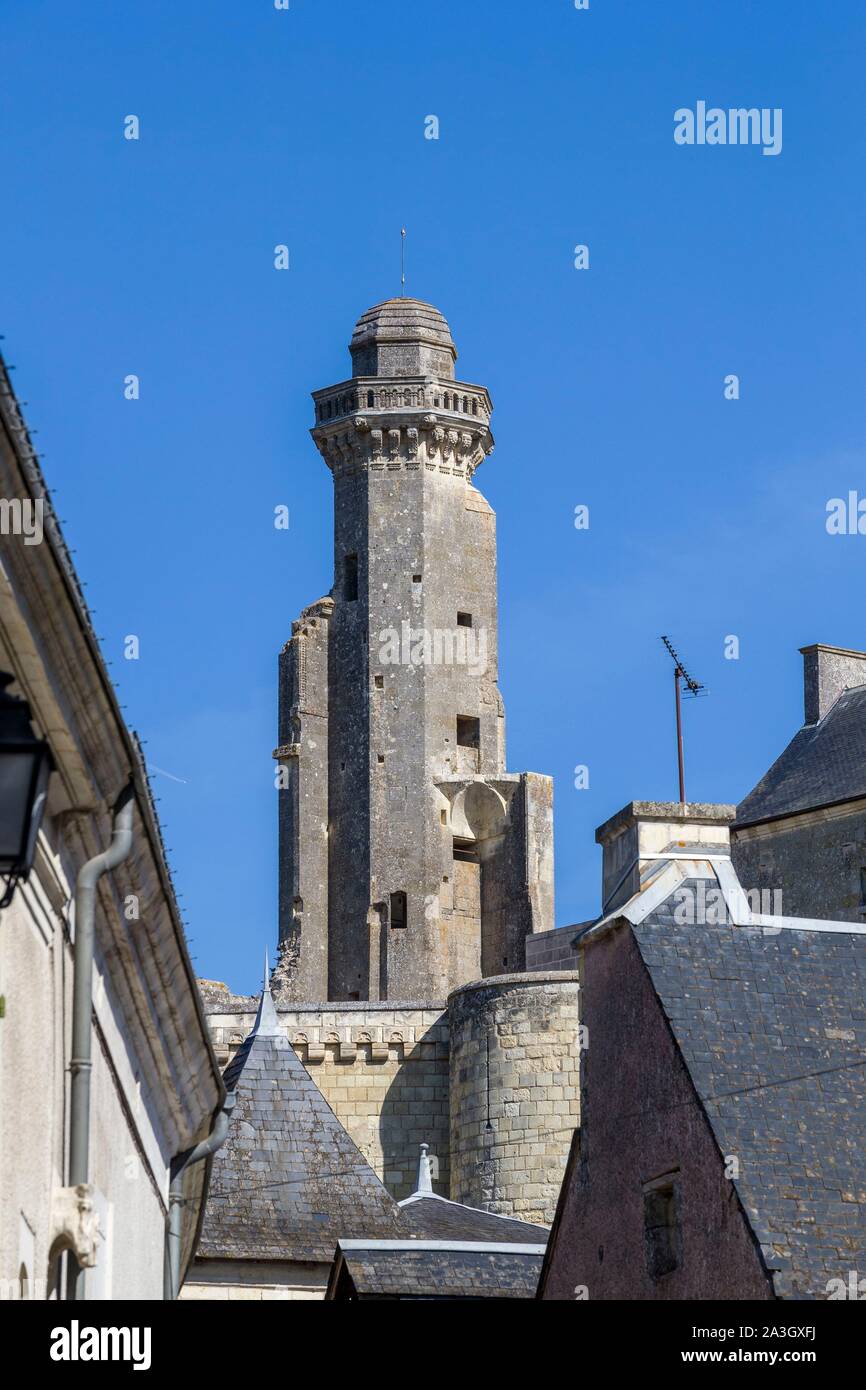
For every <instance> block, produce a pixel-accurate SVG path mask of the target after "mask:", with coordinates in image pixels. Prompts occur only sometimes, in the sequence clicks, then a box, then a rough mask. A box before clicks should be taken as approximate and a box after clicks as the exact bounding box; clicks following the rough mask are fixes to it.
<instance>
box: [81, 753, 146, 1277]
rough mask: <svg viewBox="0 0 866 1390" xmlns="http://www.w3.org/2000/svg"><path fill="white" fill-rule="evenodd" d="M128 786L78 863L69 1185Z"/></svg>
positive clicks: (127, 834)
mask: <svg viewBox="0 0 866 1390" xmlns="http://www.w3.org/2000/svg"><path fill="white" fill-rule="evenodd" d="M133 794H134V793H133V786H132V782H131V781H130V782H128V783H127V784H126V786H125V787H124V789H123V791H122V792H121V793H120V795H119V796H118V798H117V801H116V802H115V804H114V821H113V826H112V837H111V844H110V845H109V847H108V849H106V850H103V851H102V853H101V854H97V855H94V857H93V859H88V860H87V862H86V864H82V866H81V868H80V869H79V871H78V877H77V879H76V881H75V957H74V970H73V985H72V1059H71V1061H70V1063H69V1071H70V1092H69V1186H70V1187H77V1186H78V1185H79V1183H86V1182H88V1181H89V1177H90V1171H89V1170H90V1075H91V1070H92V1067H93V1061H92V1056H91V1052H92V1013H93V950H94V942H95V938H96V888H97V884H98V882H99V880H100V879H101V878H102V876H103V874H106V873H108V871H109V870H110V869H115V868H117V866H118V864H122V863H123V861H124V859H126V857H127V855H128V854H129V851H130V849H131V848H132V813H133ZM83 1294H84V1271H83V1269H81V1268H80V1267H79V1265H78V1262H77V1260H75V1258H74V1257H71V1258H70V1261H69V1279H68V1291H67V1297H68V1298H70V1299H76V1298H82V1297H83Z"/></svg>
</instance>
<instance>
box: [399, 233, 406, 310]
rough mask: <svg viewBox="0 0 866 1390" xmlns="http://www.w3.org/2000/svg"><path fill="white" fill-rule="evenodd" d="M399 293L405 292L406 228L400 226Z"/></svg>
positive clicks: (403, 293) (403, 294)
mask: <svg viewBox="0 0 866 1390" xmlns="http://www.w3.org/2000/svg"><path fill="white" fill-rule="evenodd" d="M400 294H401V296H405V294H406V228H405V227H401V228H400Z"/></svg>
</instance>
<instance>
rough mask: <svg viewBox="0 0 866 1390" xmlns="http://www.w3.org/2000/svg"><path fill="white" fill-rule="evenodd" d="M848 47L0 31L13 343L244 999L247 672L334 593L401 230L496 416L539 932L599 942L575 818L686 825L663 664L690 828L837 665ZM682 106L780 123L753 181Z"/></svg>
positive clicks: (729, 27) (264, 841)
mask: <svg viewBox="0 0 866 1390" xmlns="http://www.w3.org/2000/svg"><path fill="white" fill-rule="evenodd" d="M864 58H866V11H864V8H863V6H862V3H860V0H834V2H833V4H832V5H818V4H816V3H805V0H787V3H785V4H782V3H780V0H775V2H774V3H767V0H761V3H757V0H755V2H754V3H747V0H728V3H726V4H725V5H714V6H710V5H682V4H680V5H672V4H664V3H657V4H656V3H648V0H630V2H629V3H615V0H591V3H590V8H589V10H588V11H576V10H575V9H574V7H573V4H572V2H571V0H545V3H539V4H533V5H528V4H519V3H516V0H508V2H506V3H491V0H477V2H476V3H473V4H472V5H466V4H465V3H455V0H441V3H439V4H437V6H435V7H434V8H433V9H431V8H429V7H427V6H420V5H417V6H414V5H413V6H407V5H405V3H403V4H401V3H398V2H397V0H380V2H379V3H376V2H374V3H370V4H367V5H363V6H362V5H357V4H354V3H349V2H348V0H342V3H328V0H291V8H290V10H288V11H285V12H284V11H277V10H275V9H274V8H273V4H272V0H244V3H243V4H241V3H238V0H235V3H228V2H227V0H210V3H209V4H207V5H202V4H193V3H191V0H171V3H168V2H167V0H149V3H147V4H143V3H138V4H123V5H119V4H117V3H116V0H110V3H109V0H105V2H104V3H99V2H98V0H97V3H94V2H93V0H91V3H89V4H88V5H86V6H72V5H69V4H65V3H60V0H26V3H23V2H22V0H6V4H5V5H4V80H3V84H2V88H0V134H2V142H3V149H4V179H3V185H4V215H3V218H2V230H0V241H2V250H3V265H4V270H5V274H4V276H3V283H2V289H0V332H2V333H3V334H4V335H5V339H4V341H3V343H2V344H0V346H2V348H3V351H4V354H5V356H6V357H7V359H8V360H9V361H10V362H12V363H14V364H15V366H16V371H15V373H14V377H13V380H14V382H15V385H16V389H17V390H18V392H19V395H20V396H21V398H22V399H24V400H26V401H27V402H28V405H27V407H26V410H25V415H26V417H27V419H28V420H29V422H30V424H31V426H32V427H34V428H35V429H37V430H38V431H39V433H38V434H37V435H36V438H35V442H36V444H37V447H39V448H41V449H42V450H43V451H44V453H45V460H44V467H45V471H46V474H47V478H48V481H49V484H50V485H51V486H52V488H54V489H56V495H57V503H58V510H59V512H60V515H61V517H63V518H64V519H65V522H66V525H65V531H66V535H67V539H68V541H69V544H70V545H71V546H73V547H74V548H75V550H76V555H75V560H76V563H77V564H78V566H79V569H80V572H81V574H82V577H83V578H84V579H85V580H86V581H87V585H88V587H87V590H86V593H87V595H88V598H89V601H90V603H91V604H92V606H93V608H94V609H95V612H96V617H95V622H96V627H97V631H98V632H99V633H100V634H101V636H102V637H103V638H104V650H105V653H106V655H107V656H108V657H109V658H111V659H112V660H113V663H114V664H113V666H112V668H111V670H112V673H113V675H114V677H115V679H116V682H117V686H118V690H119V692H120V698H121V700H123V701H124V702H125V704H126V706H127V711H126V712H127V715H128V718H129V722H130V724H131V725H132V726H133V727H135V728H136V729H138V730H139V732H140V734H141V735H142V737H143V738H145V739H147V740H148V742H147V745H146V749H147V753H148V755H149V758H150V760H151V762H152V764H153V765H154V766H155V767H156V768H159V769H162V771H161V772H156V773H155V774H154V786H155V789H156V791H157V793H158V794H159V796H160V797H161V798H162V799H161V801H160V803H159V810H160V814H161V816H162V819H163V823H164V826H165V832H166V839H167V843H168V845H169V846H171V848H172V854H171V859H172V863H173V866H174V870H175V877H176V881H177V883H178V886H179V889H180V890H181V891H182V892H183V894H184V897H183V900H182V903H183V907H184V909H185V912H186V915H187V918H188V921H189V932H190V937H191V950H192V952H193V955H194V958H195V961H196V965H197V968H198V970H199V971H200V973H201V974H203V975H206V976H209V977H211V978H218V979H224V980H227V981H230V982H231V983H232V985H233V986H234V987H236V988H238V989H243V990H252V989H254V988H255V987H256V985H257V981H258V979H259V975H260V961H261V956H262V949H263V947H264V946H265V945H266V944H268V945H271V946H273V943H274V942H275V938H276V882H277V880H276V802H275V792H274V790H273V766H272V762H271V757H270V754H271V750H272V748H273V746H274V743H275V723H276V708H275V706H276V658H277V652H278V650H279V648H280V646H281V645H282V644H283V642H284V641H285V639H286V638H287V636H288V635H289V633H290V628H291V622H292V619H293V618H294V617H296V616H297V614H298V612H299V610H300V609H301V608H302V607H303V606H304V605H305V604H306V603H308V602H311V601H312V600H313V599H315V598H317V597H319V596H320V595H321V594H323V593H325V592H326V591H327V590H328V588H329V587H330V584H331V580H332V575H331V534H330V528H331V480H330V476H329V474H328V472H327V470H326V468H325V467H324V465H323V463H322V461H321V459H320V458H319V456H318V454H317V453H316V451H315V449H314V447H313V444H312V442H311V441H310V439H309V436H308V433H307V431H308V429H309V427H310V425H311V423H312V408H311V402H310V399H309V393H310V391H312V390H314V389H316V388H318V387H321V386H325V385H328V384H330V383H331V382H334V381H337V380H341V379H343V378H344V377H345V376H347V375H348V371H349V358H348V354H347V351H346V348H347V344H348V340H349V336H350V333H351V329H352V325H353V323H354V321H355V319H356V318H357V317H358V316H359V315H360V314H361V312H362V311H363V310H364V309H366V308H367V307H369V306H370V305H371V304H374V303H376V302H377V301H378V300H380V299H383V298H385V297H387V296H388V295H390V294H395V293H397V292H398V291H399V240H400V238H399V230H400V227H401V225H402V224H405V225H406V226H407V228H408V233H409V240H408V276H409V278H408V290H409V292H410V293H411V294H414V295H416V296H418V297H419V298H422V299H427V300H430V301H432V302H433V303H434V304H436V305H437V306H438V307H439V308H440V309H441V310H442V311H443V312H444V314H445V315H446V317H447V318H448V320H449V322H450V324H451V328H452V332H453V334H454V337H455V340H456V342H457V346H458V350H459V353H460V358H459V362H458V373H459V374H460V375H461V376H462V377H463V378H464V379H468V380H470V381H478V382H483V383H484V384H485V385H487V386H488V388H489V389H490V391H491V394H492V396H493V400H494V406H495V413H494V418H493V427H494V432H495V435H496V439H497V447H496V452H495V453H494V455H493V456H492V457H491V458H490V459H489V460H488V461H487V462H486V463H485V464H484V466H483V468H482V469H481V470H480V471H479V473H478V475H477V477H476V482H477V484H478V486H479V488H480V489H481V491H482V492H483V493H484V494H485V496H486V497H487V498H488V499H489V501H490V502H491V504H492V505H493V506H494V508H495V509H496V512H497V514H498V519H499V583H500V640H501V648H500V662H501V686H502V690H503V694H504V697H505V702H506V711H507V716H508V740H509V766H510V768H512V769H514V770H520V769H523V768H528V769H535V770H538V771H544V772H550V773H552V774H553V775H554V777H555V779H556V782H555V785H556V855H557V921H558V922H559V923H567V922H573V921H578V920H581V919H583V918H585V917H588V916H591V915H592V914H593V913H594V912H595V911H597V908H598V896H599V882H600V860H599V851H598V849H597V847H596V846H595V843H594V838H593V832H594V829H595V827H596V826H597V825H599V824H600V823H601V822H602V821H603V820H605V819H606V818H607V817H608V816H609V815H611V814H612V813H613V812H615V811H616V810H618V809H619V808H620V806H622V805H623V804H624V803H625V802H627V801H629V800H631V799H635V798H656V797H657V798H670V799H675V798H676V795H677V786H676V761H675V744H674V729H673V709H672V698H671V670H670V663H669V658H668V657H667V656H666V654H665V652H664V651H663V649H662V646H661V643H660V642H659V634H660V633H662V632H669V633H670V634H671V635H672V636H673V637H674V638H675V640H676V642H677V644H678V646H679V647H680V649H681V651H682V654H683V656H684V657H685V659H686V661H687V663H688V665H689V666H690V667H692V668H693V669H694V672H695V673H696V674H697V676H698V677H699V678H700V679H701V680H702V681H704V682H705V683H706V685H707V686H708V687H709V689H710V692H711V693H710V695H709V697H708V698H707V699H705V700H700V701H695V702H692V703H690V704H689V705H687V707H686V711H685V714H686V740H687V743H686V758H687V768H686V772H687V792H688V795H689V797H690V799H692V800H706V801H737V800H739V799H740V798H741V797H742V796H743V795H744V794H745V793H746V792H747V791H748V790H749V789H750V788H751V787H752V785H753V784H754V783H755V781H756V780H757V779H758V777H759V776H760V775H761V774H762V773H763V772H764V771H765V770H766V768H767V766H768V765H769V763H770V762H771V761H772V760H773V758H775V757H776V756H777V754H778V753H779V752H780V751H781V749H782V747H783V746H784V744H785V743H786V742H787V740H788V738H789V737H790V736H791V735H792V734H793V732H794V731H795V729H796V728H797V727H798V726H799V724H800V722H801V719H802V688H801V687H802V680H801V658H800V656H799V655H798V651H797V649H798V647H800V646H802V645H804V644H805V643H809V642H815V641H824V642H829V643H835V644H838V645H840V646H851V647H857V648H862V647H866V633H864V621H863V612H864V603H863V578H862V577H863V569H864V560H866V537H863V536H829V535H828V534H827V531H826V528H825V517H826V505H827V501H828V499H829V498H831V497H836V496H845V495H847V493H848V491H849V490H851V489H859V491H860V494H861V495H864V496H866V472H864V467H863V461H864V447H863V437H864V429H863V399H864V365H866V354H864V351H863V324H864V321H866V303H864V300H866V294H864V255H863V249H862V242H863V231H862V228H863V223H864V217H863V214H864V179H863V169H864V167H866V140H864V103H863V97H862V87H863V82H862V73H863V67H864ZM699 100H705V101H707V102H708V103H709V104H710V105H717V106H721V107H724V108H726V107H729V106H737V107H739V106H757V107H770V108H776V107H781V108H782V111H783V149H782V152H781V154H780V155H778V156H777V157H766V156H763V155H762V153H761V150H760V149H759V148H757V147H751V146H748V147H741V146H725V147H710V146H703V147H698V146H694V147H684V146H678V145H676V144H675V143H674V140H673V130H674V120H673V113H674V111H675V110H676V109H677V108H680V107H685V106H689V107H692V108H694V107H695V105H696V103H697V101H699ZM129 114H136V115H138V117H139V118H140V122H141V137H140V139H139V140H138V141H137V142H135V141H128V140H125V139H124V138H123V123H124V118H125V117H126V116H127V115H129ZM430 114H435V115H436V116H438V118H439V122H440V138H439V139H438V140H437V141H433V140H427V139H425V138H424V121H425V117H426V116H428V115H430ZM278 243H285V244H287V245H288V246H289V248H290V257H291V268H290V270H289V271H287V272H278V271H276V270H275V269H274V268H273V248H274V246H275V245H276V244H278ZM578 243H582V244H587V245H588V246H589V248H590V269H589V270H587V271H577V270H575V269H574V266H573V259H574V250H573V248H574V247H575V245H576V244H578ZM129 373H136V374H137V375H138V376H139V377H140V381H141V397H140V399H139V400H138V401H134V402H132V401H126V400H124V397H123V379H124V377H125V376H126V375H127V374H129ZM730 373H736V374H737V375H738V376H739V378H740V399H739V400H736V401H730V400H726V399H725V398H724V378H725V377H726V376H727V375H728V374H730ZM281 503H284V504H287V505H288V506H289V507H290V511H291V525H290V528H289V530H288V531H287V532H284V531H277V530H275V529H274V527H273V509H274V507H275V506H277V505H279V504H281ZM578 504H585V505H588V506H589V508H590V527H589V530H588V531H584V532H578V531H576V530H575V528H574V524H573V518H574V508H575V506H576V505H578ZM128 633H135V634H137V635H138V636H139V637H140V641H141V658H140V660H139V661H137V662H130V661H125V660H124V659H123V638H124V636H125V635H126V634H128ZM729 634H735V635H737V636H738V637H739V639H740V658H739V660H736V661H729V660H725V658H724V640H725V637H726V636H727V635H729ZM577 764H586V765H587V766H588V767H589V774H590V785H589V788H588V789H587V790H582V791H577V790H575V789H574V786H573V776H574V774H573V770H574V768H575V766H576V765H577ZM166 773H170V774H171V776H167V775H165V774H166ZM173 779H180V780H173Z"/></svg>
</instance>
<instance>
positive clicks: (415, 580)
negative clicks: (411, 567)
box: [412, 574, 421, 584]
mask: <svg viewBox="0 0 866 1390" xmlns="http://www.w3.org/2000/svg"><path fill="white" fill-rule="evenodd" d="M412 583H413V584H420V583H421V576H420V574H413V575H412Z"/></svg>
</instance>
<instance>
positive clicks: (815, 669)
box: [800, 642, 866, 724]
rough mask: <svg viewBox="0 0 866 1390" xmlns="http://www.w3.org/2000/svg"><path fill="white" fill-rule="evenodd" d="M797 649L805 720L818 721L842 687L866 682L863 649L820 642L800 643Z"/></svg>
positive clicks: (829, 707) (865, 655)
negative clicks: (801, 657)
mask: <svg viewBox="0 0 866 1390" xmlns="http://www.w3.org/2000/svg"><path fill="white" fill-rule="evenodd" d="M800 651H801V652H802V654H803V704H804V711H805V722H806V723H807V724H817V723H818V721H819V720H820V719H823V718H824V715H825V714H827V713H829V711H830V710H831V709H832V707H833V705H835V703H836V701H837V700H838V698H839V696H840V695H841V694H843V693H844V691H846V690H851V689H852V688H853V687H854V686H856V685H866V652H852V651H849V649H848V648H847V647H827V646H825V645H824V643H823V642H815V643H814V644H813V645H812V646H811V647H801V648H800Z"/></svg>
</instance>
